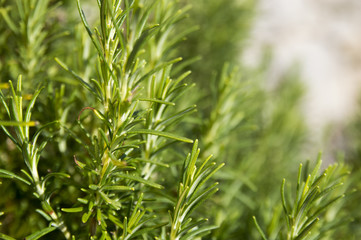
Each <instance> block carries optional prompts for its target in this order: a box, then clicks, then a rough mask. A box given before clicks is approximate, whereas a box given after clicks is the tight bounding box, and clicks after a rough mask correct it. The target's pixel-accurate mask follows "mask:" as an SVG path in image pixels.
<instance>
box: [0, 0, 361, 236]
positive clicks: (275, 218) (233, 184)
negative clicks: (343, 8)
mask: <svg viewBox="0 0 361 240" xmlns="http://www.w3.org/2000/svg"><path fill="white" fill-rule="evenodd" d="M189 3H190V2H189V1H187V0H180V1H174V0H150V1H149V0H148V1H146V0H134V1H132V0H97V1H84V0H75V1H70V0H64V1H50V0H39V1H35V0H34V1H33V0H31V1H28V0H16V1H7V0H0V4H1V5H0V16H1V18H0V19H1V24H0V30H1V31H2V33H3V34H1V36H0V44H1V46H0V53H1V56H0V70H1V73H0V76H1V82H0V90H1V91H0V100H1V103H0V105H1V108H0V127H1V135H0V183H1V185H0V192H1V196H2V197H1V198H0V222H1V223H2V225H1V227H0V238H1V239H6V240H11V239H20V238H21V239H24V238H25V239H122V240H125V239H171V240H176V239H177V240H178V239H184V240H186V239H201V238H204V239H259V238H263V239H322V238H323V239H331V237H332V234H334V233H335V229H336V225H338V223H339V222H340V221H342V222H345V223H348V222H349V220H348V219H347V211H344V212H342V211H343V210H342V209H345V207H344V205H345V203H346V200H347V199H348V196H349V195H352V196H355V194H354V193H355V192H353V191H352V190H351V189H352V187H353V186H354V185H353V183H354V182H355V181H356V180H357V179H358V176H359V175H357V174H355V175H354V177H352V178H351V177H348V174H349V167H348V166H347V165H346V164H342V163H339V165H332V166H330V167H328V168H326V170H324V171H323V173H322V174H321V175H319V174H318V172H319V171H320V169H321V162H320V161H319V162H318V163H317V165H316V167H315V169H314V170H313V171H311V173H310V174H309V172H310V171H309V170H308V167H303V166H302V165H301V167H300V168H299V171H298V178H297V179H296V193H295V194H292V193H291V192H290V191H289V189H288V187H289V186H288V185H287V183H288V181H287V182H286V181H285V180H284V181H283V184H282V188H281V194H280V191H279V182H280V181H281V179H282V177H286V178H287V179H290V177H291V176H292V174H294V173H295V172H294V171H293V170H292V169H294V166H296V165H295V164H298V162H299V161H301V160H302V158H303V156H304V154H302V150H303V149H304V146H305V142H306V140H305V139H306V135H307V133H306V127H305V124H304V122H303V120H302V117H301V112H300V110H299V103H300V99H301V97H302V87H301V86H300V84H299V81H297V78H296V77H295V74H293V73H292V72H291V73H290V74H289V75H287V76H285V79H283V80H281V81H280V84H279V85H278V86H277V87H276V88H275V89H273V90H272V91H271V92H268V91H266V90H264V89H263V87H262V79H263V76H264V74H265V73H266V65H267V61H265V64H264V65H261V66H259V68H257V69H248V68H246V67H244V66H243V65H242V64H241V63H239V62H238V61H237V60H236V58H237V56H238V54H240V52H241V51H242V47H240V46H239V45H238V44H237V43H236V39H238V38H242V39H245V38H246V37H245V36H247V32H248V28H249V26H250V23H251V21H250V20H251V19H252V18H253V8H254V1H244V2H242V4H240V5H238V4H237V3H236V1H234V0H227V1H226V2H225V3H221V2H220V1H217V0H211V1H209V6H208V1H197V2H192V4H193V5H194V6H190V5H188V4H189ZM224 4H226V5H227V6H226V7H224V6H225V5H224ZM206 7H208V8H206ZM202 9H206V10H207V11H204V12H203V11H201V10H202ZM240 10H242V18H237V16H238V13H237V11H240ZM224 14H229V15H227V16H228V17H227V18H223V17H222V16H225V15H224ZM210 16H211V17H214V19H213V20H214V21H215V22H218V19H223V20H224V21H225V24H224V25H225V26H224V28H223V29H222V34H217V27H214V24H210V25H203V24H204V22H205V21H208V20H207V19H209V18H210ZM227 19H228V20H227ZM242 19H243V20H245V21H242ZM226 23H228V24H226ZM205 26H208V27H205ZM238 27H239V28H238ZM237 28H238V29H241V31H240V32H239V34H233V35H232V33H233V32H234V29H237ZM200 33H201V34H200ZM231 35H232V36H233V37H232V36H231ZM187 36H189V40H188V41H187V40H185V38H186V37H187ZM236 36H238V37H237V38H236ZM184 40H185V41H184ZM207 41H208V42H207ZM207 46H208V47H207ZM209 46H211V48H209ZM220 46H221V47H222V48H220ZM212 48H215V49H214V51H213V50H212V51H210V49H212ZM236 49H240V50H239V52H238V51H236ZM199 55H201V56H203V59H202V60H198V61H195V60H196V59H199V58H198V57H199ZM5 56H6V57H5ZM225 61H228V62H230V63H228V64H226V63H225ZM190 70H192V71H193V72H194V74H191V71H190ZM213 70H214V71H213ZM192 76H193V79H192ZM8 80H10V81H8ZM196 104H197V106H196ZM200 149H202V150H200ZM224 163H225V164H224ZM304 168H306V170H305V169H304ZM296 174H297V172H296ZM341 183H345V184H344V185H342V186H341ZM292 196H293V197H292ZM335 211H339V212H340V213H339V214H336V212H335ZM321 223H322V224H321ZM342 229H343V230H342V233H341V234H340V235H339V236H338V237H339V238H340V237H341V238H342V237H349V236H351V234H350V233H349V232H347V224H345V226H344V227H343V228H342ZM345 229H346V230H345Z"/></svg>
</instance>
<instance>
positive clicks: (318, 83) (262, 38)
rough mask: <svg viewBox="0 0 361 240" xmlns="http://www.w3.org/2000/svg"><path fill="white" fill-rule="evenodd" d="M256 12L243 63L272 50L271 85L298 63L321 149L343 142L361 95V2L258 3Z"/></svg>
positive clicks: (301, 0)
mask: <svg viewBox="0 0 361 240" xmlns="http://www.w3.org/2000/svg"><path fill="white" fill-rule="evenodd" d="M257 14H258V15H257V18H256V22H255V25H254V27H253V30H252V34H251V39H250V41H249V47H248V49H247V51H246V53H245V55H244V56H242V58H243V60H244V61H246V62H247V63H248V64H254V63H256V62H257V61H258V60H259V59H260V57H261V53H262V49H264V47H271V49H272V53H273V60H272V64H271V67H270V74H268V76H269V79H268V81H269V82H272V81H274V80H275V79H278V78H279V76H281V75H282V74H283V73H284V72H285V71H287V69H289V68H290V67H291V66H292V65H294V64H295V63H297V64H298V65H299V67H300V72H301V79H302V81H304V83H305V85H306V89H307V93H306V96H305V99H304V106H303V107H304V111H305V114H306V117H307V121H308V124H309V126H310V127H311V129H312V134H313V136H316V138H315V139H314V141H315V143H316V145H317V147H318V148H320V149H321V148H323V147H325V146H324V145H325V144H326V142H330V141H334V142H337V141H339V140H337V136H338V135H340V133H339V132H338V131H342V129H343V128H344V127H345V126H347V124H348V122H349V120H350V118H351V117H352V116H353V115H354V114H355V111H357V107H358V104H357V101H358V97H359V95H360V93H361V88H360V87H361V1H360V0H259V5H258V9H257ZM327 126H332V127H331V128H330V127H329V128H328V140H325V136H324V135H325V131H326V128H327ZM330 138H333V140H332V139H331V140H330ZM335 139H336V140H335Z"/></svg>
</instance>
